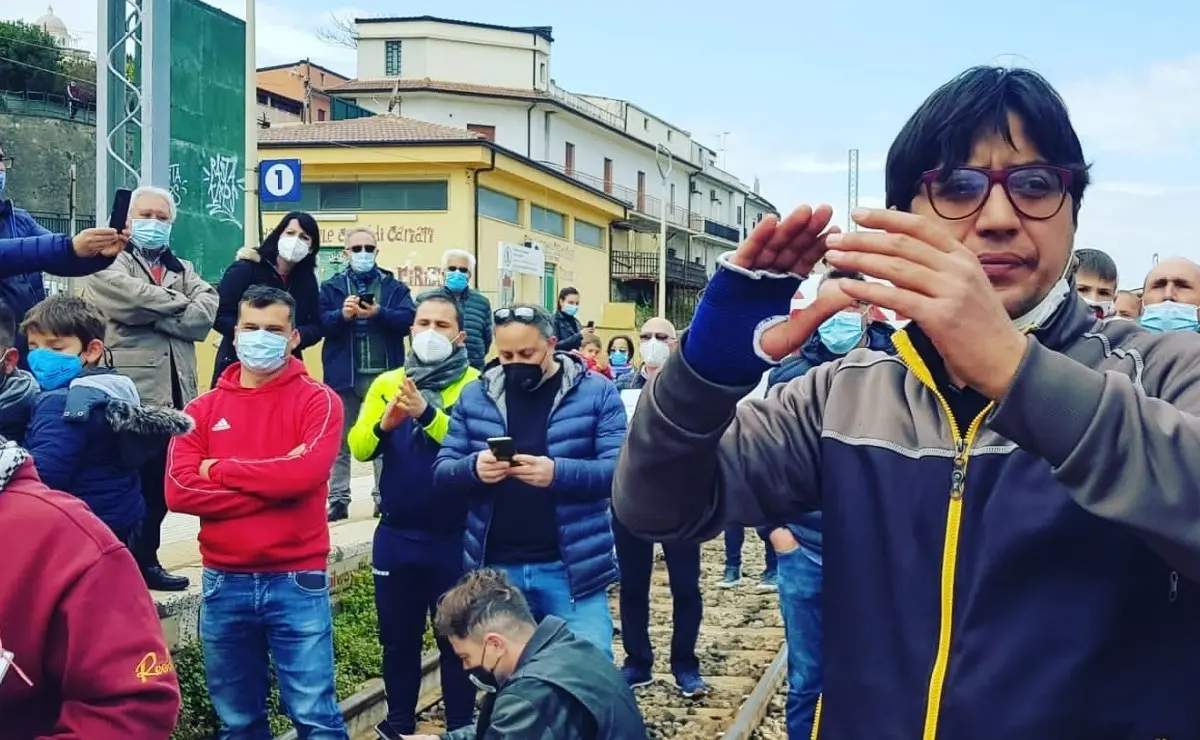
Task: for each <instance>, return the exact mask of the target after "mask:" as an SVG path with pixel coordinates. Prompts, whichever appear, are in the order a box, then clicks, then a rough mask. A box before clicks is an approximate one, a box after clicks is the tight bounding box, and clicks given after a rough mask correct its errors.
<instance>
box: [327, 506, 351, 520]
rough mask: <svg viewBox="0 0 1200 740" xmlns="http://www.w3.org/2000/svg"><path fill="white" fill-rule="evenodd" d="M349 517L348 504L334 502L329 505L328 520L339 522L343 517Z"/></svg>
mask: <svg viewBox="0 0 1200 740" xmlns="http://www.w3.org/2000/svg"><path fill="white" fill-rule="evenodd" d="M349 518H350V506H349V504H343V503H340V502H335V503H332V504H330V505H329V521H331V522H340V521H342V520H343V519H349Z"/></svg>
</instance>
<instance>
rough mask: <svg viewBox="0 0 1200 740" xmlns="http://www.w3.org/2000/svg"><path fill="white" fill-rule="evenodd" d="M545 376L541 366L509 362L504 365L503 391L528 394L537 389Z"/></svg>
mask: <svg viewBox="0 0 1200 740" xmlns="http://www.w3.org/2000/svg"><path fill="white" fill-rule="evenodd" d="M545 374H546V373H545V371H544V370H542V366H541V364H536V365H535V364H533V363H529V362H510V363H508V364H507V365H504V387H505V390H510V391H511V390H521V391H525V392H526V393H529V392H531V391H533V390H534V389H535V388H537V387H538V385H539V384H540V383H541V382H542V376H543V375H545Z"/></svg>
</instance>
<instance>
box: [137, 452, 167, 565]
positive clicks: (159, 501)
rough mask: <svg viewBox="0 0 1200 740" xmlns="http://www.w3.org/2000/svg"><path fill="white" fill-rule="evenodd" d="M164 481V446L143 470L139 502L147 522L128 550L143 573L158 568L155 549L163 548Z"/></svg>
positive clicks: (165, 511)
mask: <svg viewBox="0 0 1200 740" xmlns="http://www.w3.org/2000/svg"><path fill="white" fill-rule="evenodd" d="M166 477H167V446H166V445H165V444H164V445H163V447H162V449H161V450H157V451H156V452H155V453H154V456H153V457H151V458H150V459H149V460H147V461H146V464H145V465H143V466H142V469H141V478H142V499H143V500H144V501H145V502H146V518H145V519H143V520H142V526H141V530H140V531H139V532H138V536H137V537H136V538H134V542H133V543H132V546H131V547H130V550H131V551H132V552H133V557H134V559H136V560H137V562H138V565H139V566H141V568H142V570H146V569H147V568H153V567H155V566H158V565H160V563H159V562H158V548H159V546H161V545H162V523H163V520H164V519H166V518H167V499H166V495H165V490H164V489H165V483H166Z"/></svg>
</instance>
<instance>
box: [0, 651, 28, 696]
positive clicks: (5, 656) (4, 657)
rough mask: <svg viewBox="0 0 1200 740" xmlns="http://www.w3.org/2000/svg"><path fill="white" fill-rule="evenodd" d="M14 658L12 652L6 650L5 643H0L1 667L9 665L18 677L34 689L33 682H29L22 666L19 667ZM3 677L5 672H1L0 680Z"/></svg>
mask: <svg viewBox="0 0 1200 740" xmlns="http://www.w3.org/2000/svg"><path fill="white" fill-rule="evenodd" d="M14 657H15V656H14V655H13V653H12V652H10V651H8V650H5V649H4V643H3V642H0V665H3V664H4V663H7V664H8V665H10V666H12V669H13V670H14V671H16V672H17V675H18V676H20V677H21V680H22V681H24V682H25V684H26V685H27V686H29V687H30V688H32V687H33V681H30V680H29V676H26V675H25V671H23V670H21V666H19V665H17V662H16V661H15V660H13V658H14ZM3 676H4V671H0V678H2V677H3Z"/></svg>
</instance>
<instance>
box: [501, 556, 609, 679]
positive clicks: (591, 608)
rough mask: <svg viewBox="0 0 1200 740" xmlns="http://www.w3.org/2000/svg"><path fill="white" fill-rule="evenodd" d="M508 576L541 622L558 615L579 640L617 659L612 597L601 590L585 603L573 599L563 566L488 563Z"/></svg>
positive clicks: (606, 655)
mask: <svg viewBox="0 0 1200 740" xmlns="http://www.w3.org/2000/svg"><path fill="white" fill-rule="evenodd" d="M488 567H489V568H497V569H499V570H502V571H504V573H505V574H506V575H507V576H508V581H509V583H511V584H513V585H514V586H516V587H517V588H519V589H521V593H522V594H524V595H525V600H526V601H528V602H529V608H530V610H531V611H533V616H534V618H535V619H537V621H539V622H541V621H542V620H543V619H544V618H546V617H547V616H550V615H554V616H556V617H558V618H559V619H562V620H563V621H565V622H566V623H567V627H568V628H569V629H570V630H571V632H573V633H574V634H575V635H576V636H577V637H579V638H581V639H584V640H587V641H588V642H590V643H592V644H593V645H595V646H596V647H598V648H600V652H602V653H604V655H605V657H607V658H608V659H609V660H610V661H611V660H612V659H613V649H612V642H613V622H612V613H611V612H609V610H608V594H607V593H606V592H605V591H604V589H600V590H599V591H597V592H596V593H594V594H588V595H587V596H584V597H583V598H581V599H573V598H571V584H570V582H569V581H568V580H567V566H565V565H563V564H562V562H554V563H525V564H522V565H505V564H503V563H488Z"/></svg>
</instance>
